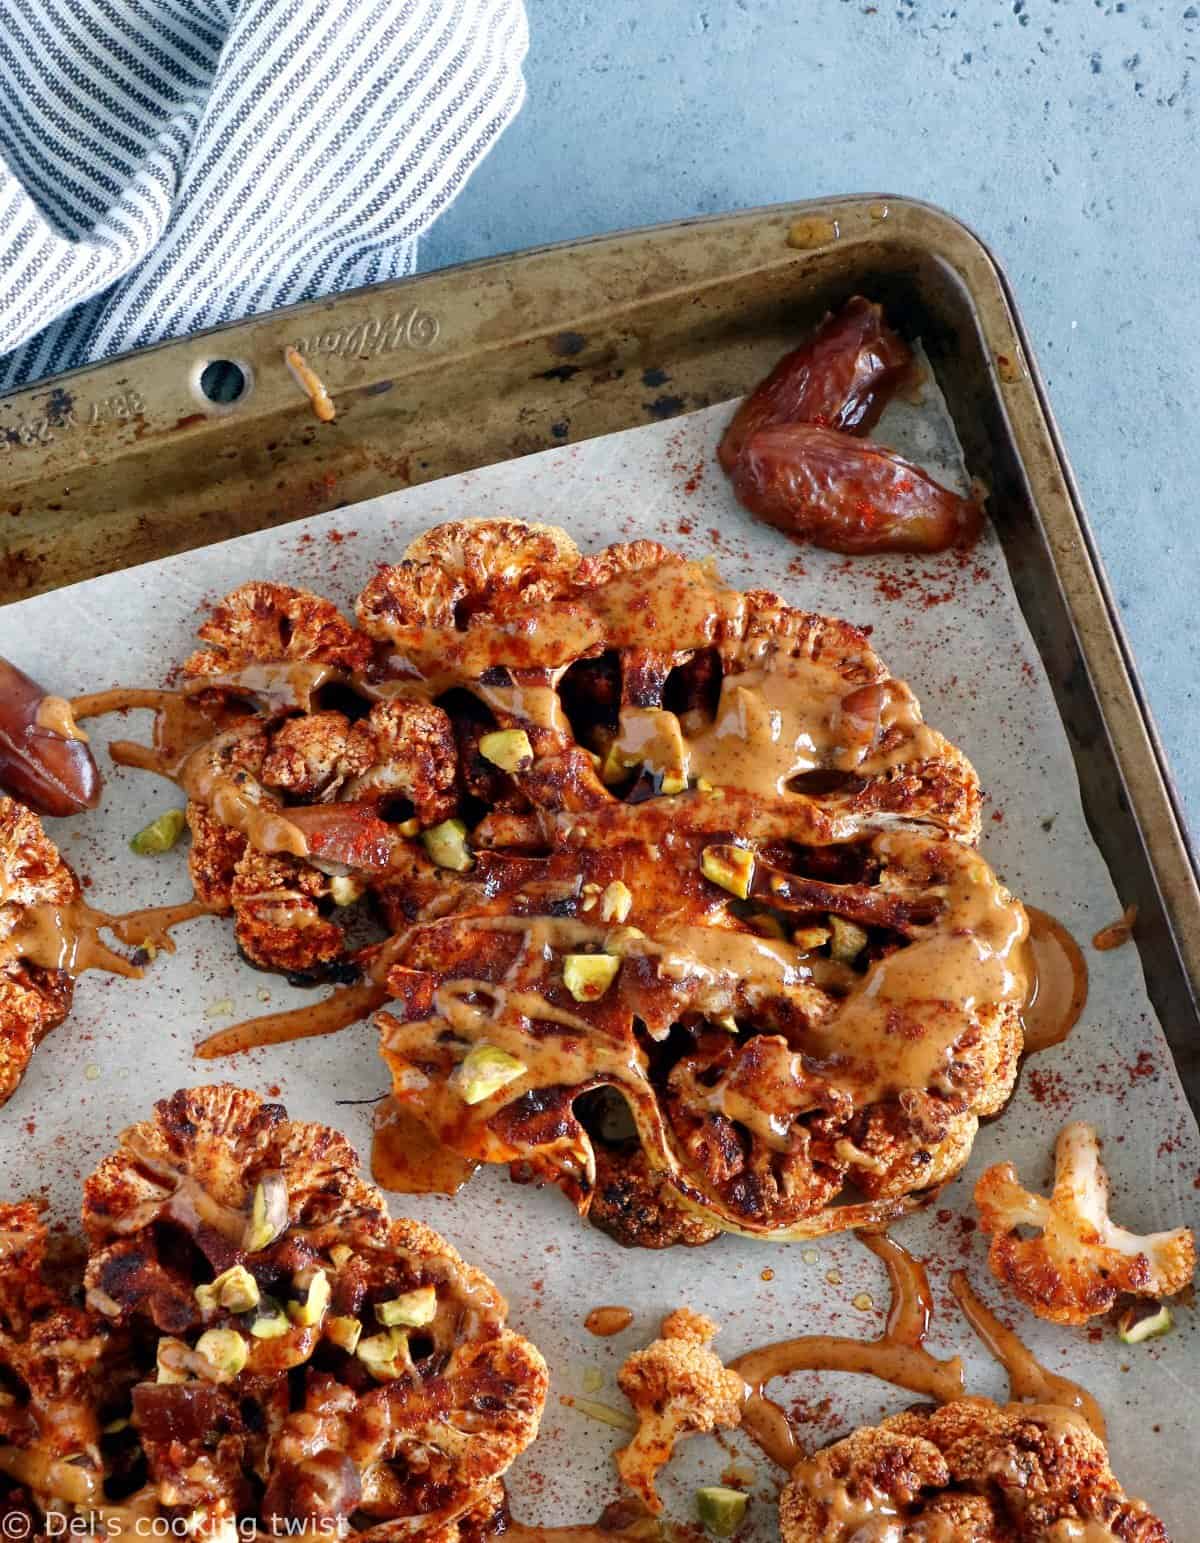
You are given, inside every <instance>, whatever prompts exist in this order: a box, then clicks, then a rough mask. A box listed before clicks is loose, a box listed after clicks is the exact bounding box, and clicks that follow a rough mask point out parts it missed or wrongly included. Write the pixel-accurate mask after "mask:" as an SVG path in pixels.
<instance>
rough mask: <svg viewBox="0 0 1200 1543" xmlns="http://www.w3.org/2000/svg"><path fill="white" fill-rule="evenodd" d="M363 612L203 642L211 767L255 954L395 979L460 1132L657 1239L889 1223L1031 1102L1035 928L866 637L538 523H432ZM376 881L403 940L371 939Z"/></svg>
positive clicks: (205, 819)
mask: <svg viewBox="0 0 1200 1543" xmlns="http://www.w3.org/2000/svg"><path fill="white" fill-rule="evenodd" d="M357 620H358V628H357V629H355V628H354V627H353V626H352V625H351V623H350V622H349V621H348V620H346V619H345V618H342V617H339V616H338V615H337V613H336V612H335V611H334V610H333V608H332V607H330V606H329V605H328V603H327V602H325V601H322V600H320V599H318V598H317V597H315V596H312V595H308V594H305V593H303V592H301V591H296V590H288V589H286V588H284V587H283V586H278V585H245V586H243V587H242V589H241V590H239V591H236V592H235V593H234V594H233V595H231V596H230V597H228V599H227V600H226V601H224V602H223V603H222V605H221V606H220V607H218V609H217V612H216V613H215V616H214V620H213V622H212V623H210V624H208V625H207V626H206V628H205V629H203V636H204V637H205V638H206V639H207V640H208V641H209V642H210V643H211V644H212V645H213V647H212V649H211V650H210V651H209V652H204V653H201V654H198V655H195V656H193V658H192V659H191V660H190V661H189V662H188V670H189V671H190V672H191V674H192V675H193V676H195V677H196V679H197V682H199V681H203V682H204V684H205V687H206V689H205V691H204V693H203V696H204V700H205V701H206V702H207V703H209V704H210V705H211V707H212V711H213V715H214V722H219V724H220V729H219V732H218V733H217V734H216V736H215V738H213V739H212V740H211V741H210V742H209V743H207V744H204V745H201V746H199V747H198V748H194V749H193V751H192V754H191V755H190V757H188V758H187V759H186V765H185V766H183V768H182V769H181V770H178V771H177V775H178V776H179V779H180V780H181V781H182V783H183V785H184V787H185V788H186V789H187V791H188V793H189V797H190V799H191V803H190V820H191V825H192V831H193V851H192V867H193V872H194V874H195V877H196V882H197V887H198V888H199V889H200V891H201V893H202V894H203V895H204V896H205V897H206V898H207V899H209V900H210V901H212V902H213V903H216V904H219V905H222V906H225V905H228V906H230V907H231V908H232V909H233V912H234V915H235V926H236V932H237V938H238V942H239V944H240V946H241V948H242V951H243V952H244V954H245V955H246V956H247V957H248V958H249V959H251V960H252V961H253V962H254V963H256V964H259V965H261V966H264V967H269V968H275V969H279V970H283V971H285V972H287V973H288V974H290V975H292V976H296V977H300V978H303V979H306V980H319V979H333V980H338V979H343V978H345V977H346V975H347V974H348V973H350V972H352V971H353V970H354V969H355V968H356V967H361V968H363V969H365V970H367V971H368V972H369V973H370V975H371V977H372V978H373V980H374V981H375V982H376V983H377V984H378V985H379V986H380V987H386V988H387V990H388V991H389V992H390V994H391V995H392V997H393V998H394V1003H393V1004H391V1005H390V1007H389V1010H388V1011H385V1012H384V1013H383V1014H381V1015H380V1018H379V1025H380V1029H381V1044H382V1050H383V1054H384V1057H385V1059H386V1060H387V1062H388V1065H389V1067H390V1068H391V1071H392V1073H393V1078H394V1083H395V1088H394V1091H395V1096H396V1098H397V1099H398V1100H399V1101H400V1102H401V1103H403V1104H405V1105H406V1106H408V1107H409V1109H410V1110H411V1111H412V1112H413V1113H415V1114H416V1115H418V1116H419V1118H421V1119H422V1120H423V1121H424V1122H425V1123H426V1124H427V1125H428V1126H429V1128H430V1129H431V1130H432V1131H433V1132H434V1134H435V1135H436V1136H437V1137H438V1138H439V1140H441V1141H442V1142H443V1143H445V1144H446V1145H449V1146H450V1147H452V1148H453V1149H455V1150H456V1151H457V1152H459V1153H460V1154H461V1155H462V1156H464V1157H467V1158H470V1159H473V1160H477V1161H487V1162H503V1163H508V1164H510V1165H511V1166H512V1169H513V1173H514V1176H516V1177H519V1178H534V1179H549V1180H551V1181H553V1182H555V1183H558V1184H559V1185H561V1187H562V1188H563V1189H564V1190H565V1191H566V1192H567V1193H568V1194H569V1195H570V1196H571V1197H572V1198H573V1199H575V1201H576V1202H577V1204H578V1205H579V1207H580V1209H581V1210H583V1211H587V1210H588V1209H589V1208H593V1209H594V1211H595V1214H596V1220H597V1221H598V1222H599V1223H600V1224H601V1225H602V1226H604V1227H605V1228H606V1229H607V1230H609V1231H611V1232H613V1233H614V1235H616V1236H618V1237H620V1238H621V1239H622V1240H623V1241H627V1242H636V1243H638V1244H641V1245H647V1246H664V1245H666V1244H668V1243H671V1242H675V1241H685V1242H699V1241H703V1240H704V1239H705V1238H706V1237H709V1236H712V1235H714V1233H715V1230H716V1229H717V1228H718V1227H719V1226H732V1227H734V1228H741V1229H744V1230H747V1231H750V1232H753V1233H758V1234H767V1233H769V1234H774V1235H785V1234H790V1235H806V1234H810V1233H820V1232H825V1231H829V1230H833V1229H837V1228H841V1227H846V1226H854V1225H863V1224H866V1223H871V1222H877V1221H879V1220H882V1219H886V1218H887V1217H889V1216H893V1215H896V1214H899V1213H900V1212H902V1211H904V1210H905V1209H908V1208H910V1207H911V1206H912V1205H913V1204H914V1203H918V1202H917V1199H916V1198H915V1197H918V1196H920V1195H921V1194H922V1193H928V1192H930V1191H932V1190H933V1189H934V1188H935V1187H936V1186H937V1185H939V1184H941V1183H942V1182H944V1181H945V1180H946V1179H947V1178H948V1177H950V1176H952V1175H953V1174H954V1173H955V1172H957V1170H958V1169H959V1168H960V1167H961V1165H962V1164H963V1162H964V1161H965V1160H966V1157H967V1155H968V1153H969V1151H970V1147H971V1142H972V1139H973V1136H974V1133H975V1129H976V1126H977V1123H978V1120H979V1118H980V1117H981V1116H983V1115H988V1114H992V1113H994V1112H995V1111H996V1110H997V1109H998V1108H999V1107H1000V1106H1001V1105H1002V1104H1003V1102H1004V1101H1005V1099H1006V1098H1007V1097H1008V1094H1009V1092H1010V1091H1011V1087H1012V1083H1013V1078H1014V1076H1015V1072H1016V1063H1017V1057H1018V1054H1019V1052H1020V1047H1021V1031H1020V1023H1019V1009H1020V1005H1021V1003H1022V1001H1023V998H1024V971H1023V965H1022V948H1021V945H1022V942H1023V938H1024V933H1025V918H1024V913H1023V911H1022V910H1021V907H1020V906H1019V905H1018V904H1017V903H1016V902H1015V901H1013V900H1012V899H1011V897H1010V896H1009V895H1008V894H1007V893H1006V892H1005V890H1004V889H1003V887H1002V886H1001V885H999V883H998V882H997V881H996V879H995V876H994V875H993V874H992V873H991V871H990V869H989V868H988V867H987V865H986V864H985V863H984V862H983V861H982V859H981V858H980V857H979V856H978V855H977V853H976V852H975V850H974V844H975V842H976V841H977V839H978V834H979V807H980V792H979V786H978V781H977V778H976V776H975V773H974V771H973V769H972V768H971V766H970V764H969V763H968V762H967V761H966V759H965V758H964V757H963V756H962V754H961V753H960V752H959V751H958V750H956V749H955V748H954V747H953V746H952V745H950V744H948V743H947V742H946V740H944V739H943V738H942V736H941V735H940V734H938V733H937V732H936V731H935V730H933V729H931V728H930V727H929V726H928V725H926V724H925V723H924V721H923V719H922V716H921V712H920V707H919V704H918V702H917V700H916V698H915V697H914V695H913V693H912V691H911V690H910V689H909V687H908V686H907V685H905V684H904V683H903V682H902V681H897V680H894V679H893V678H892V677H890V676H889V674H888V672H887V670H886V668H885V667H884V665H883V664H882V663H881V661H880V660H879V659H878V658H877V657H876V655H875V654H874V653H873V652H872V650H871V648H870V646H869V645H868V642H867V639H866V637H865V636H864V634H863V633H861V632H860V631H858V630H857V629H856V628H854V627H852V626H850V625H848V624H847V623H845V622H842V621H838V620H836V619H833V618H830V617H823V616H818V615H813V614H810V613H807V612H802V611H798V610H795V609H794V608H792V607H789V606H787V605H785V604H784V602H783V601H782V600H780V599H779V597H778V596H776V595H773V594H770V593H769V592H767V591H761V590H756V591H751V592H749V593H741V592H739V591H737V590H735V589H732V588H731V587H729V586H728V585H727V584H725V583H724V582H723V581H722V580H721V579H720V578H719V577H718V576H717V575H716V573H715V572H714V571H713V570H712V568H711V567H710V566H708V565H706V564H701V563H696V562H691V561H688V560H686V559H684V558H682V557H679V556H677V555H675V554H673V553H671V552H670V551H668V550H667V549H665V548H664V547H662V546H660V545H659V544H658V543H656V542H650V541H636V542H632V543H629V544H624V545H618V546H613V547H610V548H608V549H606V550H605V551H602V552H599V553H595V554H593V555H591V556H586V557H580V555H579V554H578V552H577V551H576V549H575V548H574V546H573V544H572V543H571V542H570V541H569V539H568V538H567V537H566V536H565V535H564V534H563V533H562V532H560V531H556V530H554V529H553V528H551V527H545V526H533V525H526V524H524V523H522V522H520V521H514V520H494V521H489V520H482V521H464V522H457V523H454V524H450V525H445V526H440V527H438V528H437V529H435V530H433V531H430V532H428V533H427V534H426V535H425V536H423V537H421V538H420V539H419V540H418V541H416V542H414V543H413V545H412V546H411V547H410V548H409V550H408V552H407V554H406V555H405V557H404V558H403V560H402V561H400V562H399V563H396V564H394V565H392V566H390V567H382V568H380V569H379V570H378V571H377V572H376V574H375V575H374V577H373V578H372V579H371V580H370V582H369V583H368V584H367V586H366V588H365V589H364V590H363V592H362V594H361V595H360V597H359V600H358V604H357ZM255 650H257V652H256V651H255ZM497 736H500V737H499V738H498V737H497ZM450 819H453V820H456V821H458V822H460V823H459V824H458V825H455V826H447V825H446V824H445V822H446V821H447V820H450ZM359 895H362V896H365V899H366V903H367V904H369V905H371V906H372V907H373V909H374V911H375V914H376V916H377V917H379V918H380V919H382V921H383V922H384V925H385V926H386V928H387V929H388V932H389V934H390V936H389V938H388V940H387V941H386V942H384V943H383V944H381V945H376V946H374V947H372V948H370V949H368V950H366V951H360V952H359V953H358V954H354V953H353V952H352V950H351V948H350V945H349V944H348V943H347V942H346V936H345V932H344V929H343V920H344V917H345V916H346V914H347V913H346V912H345V911H344V910H343V909H342V907H343V906H344V905H346V904H347V903H350V904H352V903H354V901H355V898H356V897H357V896H359ZM579 956H582V966H581V963H580V957H579ZM598 956H603V957H600V958H598ZM597 970H599V971H600V972H601V974H600V975H597V974H596V971H597ZM581 980H582V981H584V984H583V985H581V984H580V982H581ZM476 1052H478V1053H476ZM497 1052H503V1056H505V1057H508V1058H509V1059H508V1060H507V1061H503V1060H502V1061H501V1063H499V1064H502V1065H503V1066H505V1067H507V1068H508V1071H507V1074H502V1076H501V1077H500V1080H499V1081H496V1082H489V1081H488V1080H487V1078H486V1077H485V1078H484V1079H483V1080H482V1081H480V1080H479V1079H478V1078H476V1077H475V1067H476V1065H477V1063H478V1062H479V1053H482V1056H483V1059H484V1062H485V1063H487V1064H488V1065H490V1067H491V1068H492V1070H493V1071H494V1068H495V1066H496V1064H498V1063H497V1058H496V1053H497ZM600 1088H607V1089H610V1090H612V1091H613V1092H614V1093H615V1094H616V1095H618V1096H619V1098H620V1099H622V1100H624V1102H625V1103H626V1104H627V1105H628V1108H629V1111H630V1113H631V1114H632V1116H633V1121H634V1124H635V1126H636V1132H635V1134H634V1137H633V1139H632V1141H630V1140H626V1141H625V1142H624V1143H623V1144H622V1143H611V1142H606V1141H605V1140H604V1139H602V1138H601V1137H599V1135H598V1133H597V1131H596V1129H595V1128H594V1122H593V1123H589V1116H588V1114H587V1101H586V1100H583V1095H585V1094H587V1093H589V1092H591V1091H593V1090H597V1089H600ZM581 1100H583V1101H582V1102H581ZM598 1145H599V1148H600V1150H601V1151H602V1152H603V1158H602V1160H601V1164H600V1168H599V1170H598V1168H597V1147H598ZM634 1153H640V1154H641V1155H640V1157H639V1158H637V1160H636V1161H633V1162H630V1161H629V1160H628V1159H629V1157H630V1156H631V1155H632V1154H634ZM848 1185H853V1186H854V1187H855V1188H856V1189H857V1190H858V1191H859V1193H860V1195H861V1196H862V1197H864V1198H862V1199H860V1200H859V1201H858V1202H857V1203H856V1204H854V1205H845V1204H842V1203H841V1197H842V1192H843V1189H844V1188H845V1187H846V1186H848Z"/></svg>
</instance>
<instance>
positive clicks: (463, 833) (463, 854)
mask: <svg viewBox="0 0 1200 1543" xmlns="http://www.w3.org/2000/svg"><path fill="white" fill-rule="evenodd" d="M421 840H422V841H423V842H424V843H425V850H426V851H427V852H428V853H429V856H430V857H431V858H432V860H433V861H434V862H435V863H436V864H437V865H438V867H439V868H449V869H450V870H451V871H452V872H454V873H466V872H467V871H468V869H470V868H473V867H474V866H475V859H474V858H473V857H472V856H471V850H470V848H469V847H468V846H467V827H466V826H465V825H464V824H463V822H462V821H461V820H443V821H442V823H441V824H440V825H435V826H433V827H432V829H430V830H427V831H422V833H421Z"/></svg>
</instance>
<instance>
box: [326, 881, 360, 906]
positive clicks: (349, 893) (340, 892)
mask: <svg viewBox="0 0 1200 1543" xmlns="http://www.w3.org/2000/svg"><path fill="white" fill-rule="evenodd" d="M364 888H365V886H364V884H363V882H362V880H361V879H356V878H352V877H351V876H350V875H349V874H344V873H336V874H334V876H333V878H331V879H330V881H329V895H330V899H331V900H332V901H333V903H334V905H353V904H354V902H355V901H356V900H357V899H358V897H359V896H360V895H361V894H362V892H363V889H364Z"/></svg>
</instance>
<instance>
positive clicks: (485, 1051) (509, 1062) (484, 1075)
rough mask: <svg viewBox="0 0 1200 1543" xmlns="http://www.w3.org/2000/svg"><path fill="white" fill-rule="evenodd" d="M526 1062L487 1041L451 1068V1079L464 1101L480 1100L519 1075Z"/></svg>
mask: <svg viewBox="0 0 1200 1543" xmlns="http://www.w3.org/2000/svg"><path fill="white" fill-rule="evenodd" d="M524 1072H525V1062H524V1061H518V1060H517V1058H516V1056H515V1055H509V1053H508V1051H507V1050H501V1049H499V1047H498V1046H496V1045H489V1044H487V1043H486V1042H485V1043H483V1044H479V1045H476V1046H474V1047H473V1049H471V1050H470V1051H469V1052H468V1053H467V1055H466V1056H464V1057H463V1059H462V1060H461V1061H460V1062H459V1063H458V1065H457V1066H456V1067H455V1068H454V1074H453V1076H452V1077H451V1079H450V1080H451V1081H452V1082H453V1083H454V1086H455V1087H456V1088H457V1089H458V1092H459V1095H460V1097H461V1098H462V1101H463V1103H464V1104H481V1103H482V1102H483V1101H484V1099H485V1098H491V1096H492V1094H493V1093H498V1092H499V1091H500V1089H501V1088H503V1087H507V1085H508V1084H509V1083H510V1082H515V1081H516V1079H517V1078H518V1077H520V1076H522V1075H523V1074H524Z"/></svg>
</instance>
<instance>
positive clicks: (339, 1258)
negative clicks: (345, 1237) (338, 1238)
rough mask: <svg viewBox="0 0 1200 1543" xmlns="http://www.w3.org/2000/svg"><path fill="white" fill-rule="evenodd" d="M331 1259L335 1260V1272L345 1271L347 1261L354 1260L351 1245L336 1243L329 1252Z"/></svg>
mask: <svg viewBox="0 0 1200 1543" xmlns="http://www.w3.org/2000/svg"><path fill="white" fill-rule="evenodd" d="M329 1257H330V1258H331V1259H332V1260H333V1267H334V1269H335V1270H344V1269H345V1268H346V1264H347V1261H348V1260H350V1259H353V1258H354V1250H353V1249H352V1248H351V1247H350V1245H349V1243H335V1244H334V1245H333V1247H332V1248H331V1249H330V1250H329Z"/></svg>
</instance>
